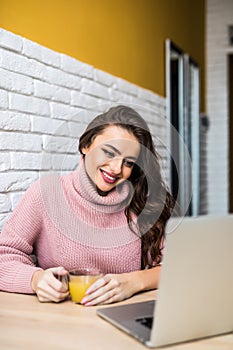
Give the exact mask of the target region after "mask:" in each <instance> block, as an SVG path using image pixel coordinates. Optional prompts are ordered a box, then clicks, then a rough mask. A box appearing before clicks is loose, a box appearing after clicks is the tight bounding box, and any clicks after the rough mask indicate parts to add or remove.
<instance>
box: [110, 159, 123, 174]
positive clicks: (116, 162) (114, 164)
mask: <svg viewBox="0 0 233 350" xmlns="http://www.w3.org/2000/svg"><path fill="white" fill-rule="evenodd" d="M122 163H123V160H122V159H120V158H114V159H112V160H111V162H110V169H111V171H112V172H113V174H119V173H120V172H121V169H122Z"/></svg>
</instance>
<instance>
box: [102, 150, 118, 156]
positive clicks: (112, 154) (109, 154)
mask: <svg viewBox="0 0 233 350" xmlns="http://www.w3.org/2000/svg"><path fill="white" fill-rule="evenodd" d="M102 150H103V152H104V154H105V155H106V156H107V157H108V158H114V157H115V154H114V153H113V152H111V151H108V150H107V149H104V148H102Z"/></svg>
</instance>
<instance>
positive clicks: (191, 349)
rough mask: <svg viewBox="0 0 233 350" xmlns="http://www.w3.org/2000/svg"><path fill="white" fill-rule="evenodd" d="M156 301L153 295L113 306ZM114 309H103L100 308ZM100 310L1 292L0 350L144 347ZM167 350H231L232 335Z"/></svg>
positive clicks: (151, 293)
mask: <svg viewBox="0 0 233 350" xmlns="http://www.w3.org/2000/svg"><path fill="white" fill-rule="evenodd" d="M155 298H156V291H149V292H144V293H140V294H137V295H135V296H133V297H131V298H130V299H128V300H125V301H123V302H120V303H117V304H114V305H120V304H127V303H132V302H141V301H145V300H152V299H155ZM109 306H113V304H111V305H106V306H101V307H109ZM99 307H100V306H91V307H85V306H82V305H78V304H74V303H72V302H71V301H70V300H66V301H64V302H61V303H59V304H56V303H40V302H39V301H38V299H37V297H36V296H35V295H23V294H14V293H6V292H0V350H8V349H11V350H12V349H17V350H21V349H22V350H27V349H30V350H31V349H33V350H37V349H38V350H39V349H40V350H41V349H46V350H53V349H56V350H72V349H75V350H77V349H78V350H82V349H85V350H88V349H95V350H107V349H108V350H124V349H126V350H131V349H133V350H142V349H144V350H145V349H147V348H146V347H145V346H144V345H143V344H141V343H139V342H138V341H137V340H135V339H134V338H132V337H130V336H129V335H127V334H125V333H124V332H122V331H121V330H119V329H117V328H116V327H114V326H112V325H111V324H109V323H108V322H106V321H105V320H103V319H101V318H100V317H98V316H97V315H96V310H97V308H99ZM169 349H170V350H214V349H217V350H232V349H233V335H232V334H228V335H225V336H218V337H211V338H208V339H204V340H200V341H195V342H189V343H183V344H179V345H175V346H170V347H169Z"/></svg>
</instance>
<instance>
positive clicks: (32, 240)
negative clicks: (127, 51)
mask: <svg viewBox="0 0 233 350" xmlns="http://www.w3.org/2000/svg"><path fill="white" fill-rule="evenodd" d="M128 199H129V187H128V185H127V183H126V182H125V183H124V184H123V185H121V186H119V188H117V189H115V190H113V191H112V192H110V193H109V194H108V195H107V196H100V195H99V194H98V193H97V191H96V189H95V186H94V185H93V184H92V182H91V181H90V179H89V177H88V176H87V174H86V171H85V166H84V162H83V161H81V162H80V164H79V166H78V168H77V170H75V171H74V172H72V173H70V174H69V175H64V176H58V175H48V176H44V177H42V178H41V179H40V180H38V181H36V182H35V183H34V184H33V185H32V186H31V187H30V188H29V189H28V190H27V192H26V193H25V195H24V196H23V198H22V199H21V201H20V203H19V204H18V206H17V207H16V208H15V210H14V212H13V213H12V214H11V216H10V217H9V219H8V221H7V222H6V223H5V225H4V226H3V230H2V232H1V234H0V290H4V291H9V292H18V293H28V294H29V293H33V291H32V289H31V278H32V275H33V273H34V272H35V271H36V270H37V269H39V268H42V269H47V268H50V267H55V266H64V268H65V269H67V270H68V271H69V270H73V269H76V268H81V267H84V266H89V267H90V266H95V267H98V268H100V269H101V270H102V272H103V273H123V272H130V271H135V270H139V269H140V267H141V240H140V238H139V237H138V236H137V235H136V234H134V233H133V232H132V231H131V230H130V229H129V228H128V224H127V220H126V217H125V214H124V208H125V206H126V204H127V201H128ZM32 254H35V255H36V257H37V265H36V266H35V264H34V262H33V260H32V258H31V255H32Z"/></svg>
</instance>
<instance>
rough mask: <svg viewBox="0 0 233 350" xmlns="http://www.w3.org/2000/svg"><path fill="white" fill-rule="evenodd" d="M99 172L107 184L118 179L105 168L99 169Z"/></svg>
mask: <svg viewBox="0 0 233 350" xmlns="http://www.w3.org/2000/svg"><path fill="white" fill-rule="evenodd" d="M100 172H101V175H102V177H103V179H104V181H105V182H107V183H109V184H114V183H115V182H116V181H117V180H118V179H119V177H117V176H114V175H112V174H109V173H107V172H106V171H105V170H102V169H100Z"/></svg>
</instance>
